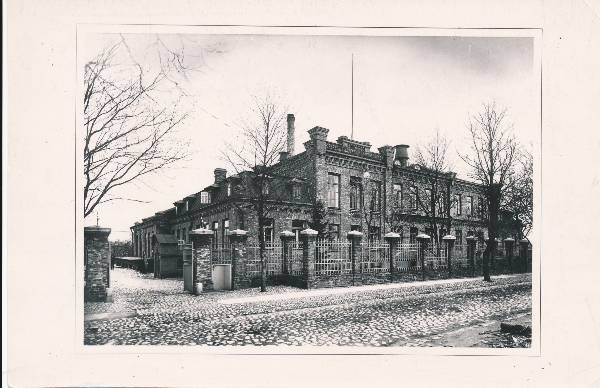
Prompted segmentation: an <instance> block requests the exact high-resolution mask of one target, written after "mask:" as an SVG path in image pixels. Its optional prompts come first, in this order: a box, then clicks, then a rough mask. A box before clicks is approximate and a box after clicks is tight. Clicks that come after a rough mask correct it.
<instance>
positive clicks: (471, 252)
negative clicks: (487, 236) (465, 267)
mask: <svg viewBox="0 0 600 388" xmlns="http://www.w3.org/2000/svg"><path fill="white" fill-rule="evenodd" d="M476 243H477V237H475V236H467V260H468V261H469V267H470V268H471V277H475V244H476Z"/></svg>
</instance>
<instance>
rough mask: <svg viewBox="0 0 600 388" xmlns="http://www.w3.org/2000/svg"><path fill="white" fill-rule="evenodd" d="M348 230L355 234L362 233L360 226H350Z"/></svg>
mask: <svg viewBox="0 0 600 388" xmlns="http://www.w3.org/2000/svg"><path fill="white" fill-rule="evenodd" d="M350 230H355V231H357V232H360V231H362V228H361V226H360V225H350Z"/></svg>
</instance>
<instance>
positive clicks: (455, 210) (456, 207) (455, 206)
mask: <svg viewBox="0 0 600 388" xmlns="http://www.w3.org/2000/svg"><path fill="white" fill-rule="evenodd" d="M461 213H462V195H460V194H454V198H453V199H452V215H454V216H460V215H461Z"/></svg>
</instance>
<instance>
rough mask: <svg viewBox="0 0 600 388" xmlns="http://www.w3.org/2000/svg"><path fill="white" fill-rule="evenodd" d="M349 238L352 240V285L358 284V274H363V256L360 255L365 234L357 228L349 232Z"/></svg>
mask: <svg viewBox="0 0 600 388" xmlns="http://www.w3.org/2000/svg"><path fill="white" fill-rule="evenodd" d="M347 236H348V240H349V241H350V260H351V263H352V285H355V284H356V280H357V279H356V275H357V274H358V273H360V274H362V268H361V256H360V242H361V240H362V236H363V234H362V233H361V232H359V231H357V230H352V231H350V232H348V234H347ZM361 283H362V279H361Z"/></svg>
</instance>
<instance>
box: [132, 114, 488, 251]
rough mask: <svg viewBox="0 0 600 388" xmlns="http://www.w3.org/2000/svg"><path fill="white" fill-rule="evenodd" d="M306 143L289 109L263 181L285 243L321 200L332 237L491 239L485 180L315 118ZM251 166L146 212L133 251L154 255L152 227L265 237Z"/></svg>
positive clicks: (272, 228)
mask: <svg viewBox="0 0 600 388" xmlns="http://www.w3.org/2000/svg"><path fill="white" fill-rule="evenodd" d="M308 132H309V135H310V140H309V141H307V142H306V143H304V150H303V151H302V152H299V153H297V154H294V148H295V147H294V116H293V115H288V139H287V140H288V142H287V144H288V148H287V149H288V151H287V152H281V154H280V159H279V162H278V163H277V164H275V165H273V166H271V167H269V168H268V176H269V178H268V180H267V181H266V182H265V183H264V185H263V187H262V188H261V190H262V193H263V195H264V197H265V198H266V209H267V213H266V216H267V219H266V221H265V231H264V233H265V241H266V243H267V244H270V243H276V242H277V241H278V239H279V238H278V236H279V233H280V232H282V231H284V230H289V231H292V232H294V233H295V234H296V236H298V235H299V232H300V230H302V229H305V228H307V227H309V226H311V227H312V226H313V225H314V223H315V222H316V220H315V219H314V218H315V207H317V206H320V207H322V208H323V209H324V211H323V213H324V215H323V219H322V220H321V221H322V222H323V223H324V225H326V233H323V235H325V236H326V238H330V239H336V238H344V237H345V235H346V233H347V232H349V231H351V230H359V231H362V232H363V233H364V234H365V236H368V238H370V239H380V238H382V236H383V235H384V234H385V233H387V232H390V231H393V232H397V233H399V234H400V236H401V239H402V242H413V241H414V240H415V238H416V236H417V234H419V233H427V234H429V235H430V236H432V238H434V237H435V238H438V239H439V238H441V236H443V235H445V234H448V233H451V234H453V235H454V236H456V244H463V243H465V238H466V237H467V236H468V235H470V234H473V235H477V236H479V237H480V238H482V239H483V238H485V237H486V235H487V230H486V206H485V204H486V200H485V189H484V187H483V186H481V185H478V184H476V183H473V182H468V181H465V180H462V179H457V178H456V174H454V173H441V172H435V171H432V170H429V169H427V168H424V167H423V166H420V165H417V164H411V163H410V160H409V156H408V148H409V146H407V145H397V146H383V147H380V148H379V149H378V150H377V151H378V152H373V151H372V150H371V145H370V144H369V143H368V142H360V141H355V140H351V139H348V138H347V137H345V136H341V137H339V138H338V139H337V140H336V141H335V142H332V141H329V140H328V132H329V130H328V129H326V128H322V127H314V128H312V129H310V130H309V131H308ZM252 176H253V175H252V174H250V173H245V172H242V173H240V174H236V175H232V176H228V175H227V171H226V170H225V169H223V168H217V169H215V170H214V182H213V183H212V184H211V185H210V186H207V187H205V188H203V189H202V190H201V191H199V192H196V193H193V194H190V195H187V196H185V197H183V198H181V199H179V200H177V201H175V202H174V203H173V205H174V207H172V208H170V209H167V210H164V211H160V212H157V213H155V214H154V215H152V216H150V217H148V218H144V219H143V220H141V222H137V223H136V224H135V225H134V226H132V227H131V234H132V246H133V254H134V256H139V257H152V254H153V247H152V241H153V236H154V235H156V234H171V235H173V236H175V237H176V239H177V240H178V241H182V242H189V232H190V231H191V230H193V229H196V228H200V227H205V228H208V229H211V230H212V231H213V233H214V237H213V244H214V246H215V247H219V246H225V245H226V244H227V242H228V234H229V231H231V230H234V229H244V230H247V231H248V232H249V236H250V241H256V240H257V235H258V219H257V215H256V212H255V210H254V208H255V207H254V206H252V201H254V200H255V197H253V196H252V195H251V194H250V192H249V190H248V188H249V187H252V185H253V182H252Z"/></svg>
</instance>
